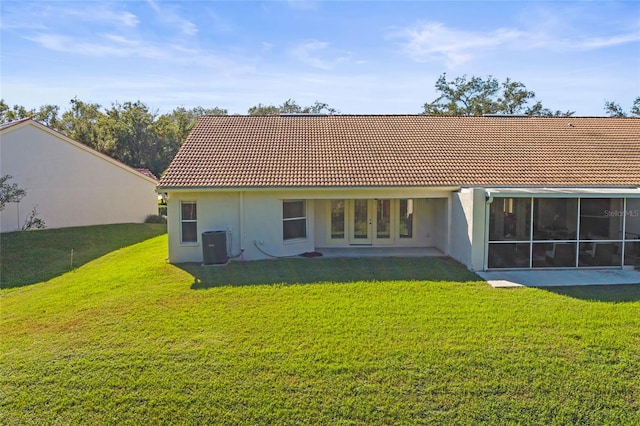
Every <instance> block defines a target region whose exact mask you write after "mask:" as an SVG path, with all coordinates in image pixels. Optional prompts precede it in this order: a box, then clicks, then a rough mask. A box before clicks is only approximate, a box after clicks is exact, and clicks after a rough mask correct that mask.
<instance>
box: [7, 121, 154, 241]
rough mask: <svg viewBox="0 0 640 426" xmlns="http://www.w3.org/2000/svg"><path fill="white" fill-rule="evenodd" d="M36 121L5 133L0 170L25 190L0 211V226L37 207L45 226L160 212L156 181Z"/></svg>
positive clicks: (12, 225)
mask: <svg viewBox="0 0 640 426" xmlns="http://www.w3.org/2000/svg"><path fill="white" fill-rule="evenodd" d="M78 145H79V143H77V142H75V143H74V142H69V141H68V140H67V139H66V138H64V137H62V136H60V135H58V134H57V133H55V132H53V131H51V130H49V129H46V128H44V127H41V126H40V125H37V124H31V123H28V122H27V123H23V124H18V125H16V126H15V128H8V129H5V130H4V131H3V132H2V138H1V141H0V171H1V174H2V175H3V176H4V175H6V174H9V175H11V176H13V179H11V181H10V182H11V183H16V184H17V185H18V186H19V187H21V188H23V189H25V190H26V191H27V195H26V197H25V198H23V199H22V201H21V202H20V203H19V205H18V204H15V203H12V204H7V205H6V206H5V209H4V210H3V211H2V213H0V215H1V218H0V231H1V232H10V231H15V230H18V229H20V228H21V227H22V225H23V223H24V220H25V218H26V217H27V215H28V214H29V213H30V212H31V210H32V208H33V207H34V206H37V211H38V217H39V218H41V219H43V220H44V221H45V223H46V226H47V228H62V227H70V226H84V225H98V224H111V223H130V222H142V221H143V220H144V218H145V217H146V216H147V215H149V214H157V213H158V204H157V203H158V200H157V194H156V193H155V187H156V183H155V181H153V180H152V179H149V178H146V177H144V176H142V175H141V174H140V173H138V172H136V171H135V170H133V169H130V168H128V167H126V166H121V165H117V164H114V162H113V161H111V160H109V159H105V157H104V156H101V155H100V154H98V153H96V152H95V151H93V150H89V149H86V148H85V149H83V147H82V146H80V147H79V146H78Z"/></svg>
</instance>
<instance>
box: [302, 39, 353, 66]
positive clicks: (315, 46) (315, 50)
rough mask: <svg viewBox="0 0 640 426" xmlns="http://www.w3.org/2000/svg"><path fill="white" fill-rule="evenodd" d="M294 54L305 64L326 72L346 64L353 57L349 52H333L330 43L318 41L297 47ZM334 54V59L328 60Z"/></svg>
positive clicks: (311, 41) (307, 42)
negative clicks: (340, 64)
mask: <svg viewBox="0 0 640 426" xmlns="http://www.w3.org/2000/svg"><path fill="white" fill-rule="evenodd" d="M341 53H342V54H341ZM292 54H293V56H294V57H295V58H296V59H297V60H298V61H300V62H302V63H303V64H306V65H310V66H312V67H314V68H318V69H321V70H325V71H329V70H332V69H334V68H335V66H336V65H337V64H339V63H341V62H345V61H347V60H349V58H350V57H351V54H349V53H348V52H337V51H332V50H331V49H330V45H329V43H327V42H324V41H318V40H310V41H306V42H304V43H301V44H299V45H297V46H296V47H294V48H293V50H292ZM332 54H333V57H331V58H326V57H327V56H329V55H332Z"/></svg>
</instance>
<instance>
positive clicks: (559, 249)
mask: <svg viewBox="0 0 640 426" xmlns="http://www.w3.org/2000/svg"><path fill="white" fill-rule="evenodd" d="M532 257H533V266H534V267H538V268H553V267H563V268H569V267H574V266H576V243H533V256H532Z"/></svg>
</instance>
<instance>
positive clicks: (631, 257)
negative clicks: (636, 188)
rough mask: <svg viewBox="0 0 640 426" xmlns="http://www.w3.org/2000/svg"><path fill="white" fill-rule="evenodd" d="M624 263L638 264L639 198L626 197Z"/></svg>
mask: <svg viewBox="0 0 640 426" xmlns="http://www.w3.org/2000/svg"><path fill="white" fill-rule="evenodd" d="M625 220H626V233H625V238H626V239H627V244H626V245H625V251H624V264H625V265H632V266H640V198H627V211H626V219H625Z"/></svg>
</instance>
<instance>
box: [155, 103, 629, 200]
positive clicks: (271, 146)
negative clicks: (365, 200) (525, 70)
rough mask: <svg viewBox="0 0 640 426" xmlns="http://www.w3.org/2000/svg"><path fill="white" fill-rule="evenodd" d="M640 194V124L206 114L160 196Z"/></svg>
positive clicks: (609, 120) (579, 120) (598, 120)
mask: <svg viewBox="0 0 640 426" xmlns="http://www.w3.org/2000/svg"><path fill="white" fill-rule="evenodd" d="M349 186H361V187H367V186H368V187H378V186H394V187H395V186H430V187H437V186H640V119H637V118H590V117H565V118H544V117H440V116H425V115H328V116H313V115H312V116H203V117H201V118H200V120H199V121H198V123H197V124H196V126H195V127H194V128H193V130H192V131H191V134H190V135H189V137H188V138H187V140H186V142H185V143H184V144H183V146H182V147H181V148H180V151H179V152H178V154H177V155H176V157H175V158H174V160H173V162H172V163H171V165H170V166H169V168H168V170H167V172H166V173H165V174H164V176H163V177H162V179H161V180H160V184H159V188H160V189H171V188H176V189H177V188H256V187H258V188H259V187H349Z"/></svg>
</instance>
